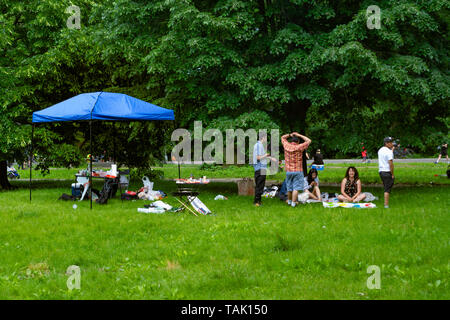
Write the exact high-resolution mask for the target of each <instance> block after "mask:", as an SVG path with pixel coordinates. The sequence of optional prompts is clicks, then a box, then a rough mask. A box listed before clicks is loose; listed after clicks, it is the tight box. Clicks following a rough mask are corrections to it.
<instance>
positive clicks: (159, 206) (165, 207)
mask: <svg viewBox="0 0 450 320" xmlns="http://www.w3.org/2000/svg"><path fill="white" fill-rule="evenodd" d="M173 209H174V208H173V207H172V206H171V205H170V204H167V203H165V202H163V201H155V202H153V203H151V204H147V205H145V206H144V208H138V212H143V213H164V212H167V211H171V212H177V211H172V210H173Z"/></svg>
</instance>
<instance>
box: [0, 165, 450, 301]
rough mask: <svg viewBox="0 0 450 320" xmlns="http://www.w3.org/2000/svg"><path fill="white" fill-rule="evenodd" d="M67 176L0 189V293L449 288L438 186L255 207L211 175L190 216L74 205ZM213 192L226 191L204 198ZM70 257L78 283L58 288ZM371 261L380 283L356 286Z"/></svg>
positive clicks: (444, 199) (245, 294) (331, 293)
mask: <svg viewBox="0 0 450 320" xmlns="http://www.w3.org/2000/svg"><path fill="white" fill-rule="evenodd" d="M186 172H188V171H186ZM14 184H15V185H16V186H19V187H26V182H22V181H16V182H14ZM67 185H68V182H64V181H56V182H36V184H35V187H36V188H37V190H35V191H34V193H33V202H32V203H30V202H29V200H28V195H29V194H28V191H27V190H26V189H22V188H19V189H17V190H14V191H9V192H0V230H1V232H0V252H1V255H0V299H363V300H365V299H449V298H450V291H449V283H448V281H449V274H450V264H449V258H450V250H449V244H450V241H449V240H450V239H449V234H450V223H449V222H450V221H449V216H448V206H449V204H450V203H449V197H448V191H449V188H448V186H440V187H437V186H433V187H400V188H395V189H394V190H393V194H392V198H391V208H390V209H388V210H386V209H384V208H383V209H382V208H376V209H359V210H358V209H341V208H339V209H324V208H322V206H321V204H308V205H302V206H300V207H297V208H290V207H287V205H285V204H284V203H282V202H281V201H279V200H277V199H264V200H263V206H262V207H260V208H256V207H254V206H253V205H252V198H251V197H243V196H237V195H236V191H237V190H236V185H235V184H226V183H220V184H219V183H216V184H210V185H208V186H204V187H206V188H204V190H203V191H202V193H201V195H200V198H201V200H202V201H203V202H204V203H205V204H206V205H207V206H208V207H209V208H210V209H211V210H212V211H213V212H214V214H213V215H209V216H200V217H195V216H193V215H192V214H189V213H188V212H187V211H183V212H179V213H166V214H144V213H138V212H137V208H138V207H143V205H144V204H146V203H149V202H148V201H145V202H144V201H135V202H123V203H122V202H121V201H120V200H112V201H110V202H109V203H108V204H107V205H105V206H99V205H96V204H95V205H94V206H95V207H94V210H92V211H90V210H89V209H88V208H89V203H88V202H83V203H79V202H78V203H77V205H78V208H77V209H74V208H73V207H72V206H73V204H74V203H73V202H63V201H58V200H56V199H57V198H58V197H59V196H60V195H61V193H63V192H66V193H70V189H68V188H67ZM137 187H138V185H136V186H135V188H137ZM174 188H175V185H174V183H171V182H168V181H156V182H155V189H161V190H164V191H165V192H167V193H169V192H170V191H172V190H174ZM130 189H133V187H132V188H130ZM322 189H323V191H331V192H336V191H337V189H336V188H331V187H329V188H322ZM365 191H369V192H372V193H374V194H375V195H376V196H379V197H381V196H382V189H380V188H366V190H365ZM219 193H220V194H223V195H226V196H228V197H229V200H225V201H214V200H213V199H214V196H215V195H217V194H219ZM164 201H166V202H167V203H169V204H172V205H174V206H178V203H177V201H176V200H175V199H174V198H173V197H171V196H169V197H168V198H166V199H165V200H164ZM375 203H376V204H377V205H378V206H379V207H380V206H381V207H382V202H381V200H378V201H375ZM70 265H78V266H80V268H81V290H73V291H69V290H68V289H67V286H66V281H67V278H68V276H67V275H66V274H65V272H66V270H67V268H68V267H69V266H70ZM370 265H377V266H379V267H380V268H381V289H380V290H369V289H368V288H367V286H366V281H367V278H368V277H369V276H370V275H369V274H367V271H366V270H367V267H368V266H370Z"/></svg>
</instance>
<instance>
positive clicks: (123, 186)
mask: <svg viewBox="0 0 450 320" xmlns="http://www.w3.org/2000/svg"><path fill="white" fill-rule="evenodd" d="M129 185H130V169H128V170H119V190H120V196H121V198H122V190H128V187H129ZM122 201H123V198H122Z"/></svg>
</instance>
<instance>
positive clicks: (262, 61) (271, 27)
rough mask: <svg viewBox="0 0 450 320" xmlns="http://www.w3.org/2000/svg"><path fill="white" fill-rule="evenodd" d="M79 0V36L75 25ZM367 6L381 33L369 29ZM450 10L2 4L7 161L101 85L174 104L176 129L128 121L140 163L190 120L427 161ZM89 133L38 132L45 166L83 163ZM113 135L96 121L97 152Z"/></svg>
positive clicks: (193, 3) (287, 2)
mask: <svg viewBox="0 0 450 320" xmlns="http://www.w3.org/2000/svg"><path fill="white" fill-rule="evenodd" d="M72 4H76V5H77V6H79V7H80V13H81V28H80V29H69V28H68V27H67V25H66V21H67V19H68V18H69V17H70V13H67V12H66V9H67V7H69V6H70V5H72ZM370 5H377V6H379V7H380V9H381V17H380V19H381V20H380V21H381V28H380V29H369V28H368V27H367V19H368V16H367V8H368V7H369V6H370ZM449 9H450V3H449V2H448V1H446V0H400V1H399V0H382V1H355V0H342V1H329V0H308V1H306V0H242V1H241V0H221V1H208V0H155V1H146V0H134V1H129V0H102V1H90V0H80V1H77V3H72V2H71V1H60V0H39V1H38V0H27V1H24V0H23V1H14V2H11V1H7V0H0V12H1V13H0V23H1V24H2V30H1V31H0V49H1V50H0V110H1V116H0V124H1V127H0V160H6V159H12V158H18V157H19V158H20V156H19V154H23V150H24V149H26V148H27V146H29V144H30V126H29V125H26V124H27V123H28V124H29V123H30V119H31V113H32V112H33V111H36V110H40V109H43V108H45V107H48V106H50V105H52V104H55V103H57V102H60V101H62V100H64V99H66V98H69V97H71V96H74V95H76V94H79V93H82V92H92V91H101V90H104V91H114V92H122V93H126V94H129V95H132V96H135V97H137V98H140V99H143V100H146V101H149V102H152V103H154V104H157V105H160V106H162V107H166V108H172V109H174V110H175V118H176V121H175V123H174V124H157V123H155V124H153V123H152V124H145V125H142V124H130V125H128V124H127V125H125V124H119V125H118V128H119V133H120V134H119V139H120V140H121V141H123V142H124V146H120V148H124V149H126V150H129V153H130V154H131V153H133V154H134V155H139V158H135V157H131V156H130V154H129V155H127V156H124V157H123V158H122V161H123V163H130V164H133V165H143V164H145V165H147V164H148V162H149V161H150V159H151V158H152V157H156V158H158V157H160V156H161V154H162V148H163V146H164V145H166V144H168V142H169V137H170V134H167V132H170V130H171V129H173V128H178V127H186V128H192V126H193V122H194V120H202V121H203V122H204V123H206V124H207V126H211V125H214V126H216V127H218V128H224V126H235V127H236V128H237V127H242V126H246V125H249V124H251V126H253V127H255V128H259V127H270V128H280V129H281V130H282V131H283V132H285V131H290V130H295V131H298V132H303V133H306V135H308V136H310V137H311V138H312V140H313V147H320V148H321V149H322V150H323V151H324V152H325V155H326V156H328V157H332V156H349V155H354V154H356V153H357V152H358V151H359V150H360V147H359V146H360V143H361V142H364V143H365V145H366V147H367V148H368V150H369V152H370V151H372V152H374V151H375V150H376V148H377V147H378V146H379V145H380V142H381V141H382V138H383V137H384V136H386V135H391V136H394V137H396V138H399V139H400V140H401V141H402V144H403V145H409V146H411V147H413V148H414V149H416V150H417V151H419V152H423V153H431V152H432V151H434V150H435V147H436V145H438V144H439V143H442V141H443V140H445V139H447V140H448V138H449V136H448V132H449V125H450V116H449V96H450V80H449V61H450V60H449ZM270 128H268V129H270ZM81 129H83V128H82V126H81V127H80V126H78V127H77V126H76V125H74V126H73V130H67V128H66V127H64V126H56V125H55V126H49V127H45V128H39V129H38V130H37V135H38V139H37V141H38V142H39V143H38V150H37V151H38V153H41V154H46V157H41V159H42V161H43V162H45V163H46V165H44V166H48V165H50V164H51V163H62V164H64V165H69V164H71V162H76V160H77V156H76V154H77V153H78V151H77V150H78V149H79V147H80V146H81V147H82V148H81V149H82V151H81V152H85V150H86V149H84V150H83V147H85V148H87V145H86V143H85V141H84V140H83V139H84V138H83V137H84V134H85V131H83V130H81ZM100 129H101V130H100ZM102 132H103V133H102ZM111 132H112V131H111V127H110V125H109V124H99V127H98V131H97V134H98V135H97V137H98V140H99V141H103V142H104V143H102V144H101V146H99V150H97V151H100V150H103V149H108V150H109V149H111V148H110V145H108V143H110V142H108V141H110V139H108V136H109V137H110V136H111ZM130 132H131V133H130ZM136 137H139V139H141V140H139V142H138V143H134V144H133V143H131V142H132V139H135V138H136ZM156 137H157V138H156ZM76 142H78V144H77V143H76ZM125 142H130V143H131V144H128V143H125ZM142 144H143V145H144V146H146V147H145V148H141V146H142ZM149 146H151V148H149ZM161 146H162V147H161ZM150 149H151V150H152V151H151V152H149V151H148V150H150ZM48 150H51V151H52V152H50V153H49V152H48ZM153 150H154V151H155V152H156V153H155V152H153ZM118 151H119V150H118ZM117 153H118V155H120V154H124V153H123V152H122V153H121V152H117ZM78 159H79V157H78ZM131 159H135V160H138V161H132V160H131ZM131 162H134V163H131Z"/></svg>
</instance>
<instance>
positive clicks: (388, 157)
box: [378, 137, 394, 208]
mask: <svg viewBox="0 0 450 320" xmlns="http://www.w3.org/2000/svg"><path fill="white" fill-rule="evenodd" d="M393 148H394V139H393V138H392V137H386V138H384V146H383V147H381V148H380V150H378V171H379V173H380V178H381V181H383V185H384V207H385V208H389V195H390V193H391V189H392V186H393V185H394V152H393Z"/></svg>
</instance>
